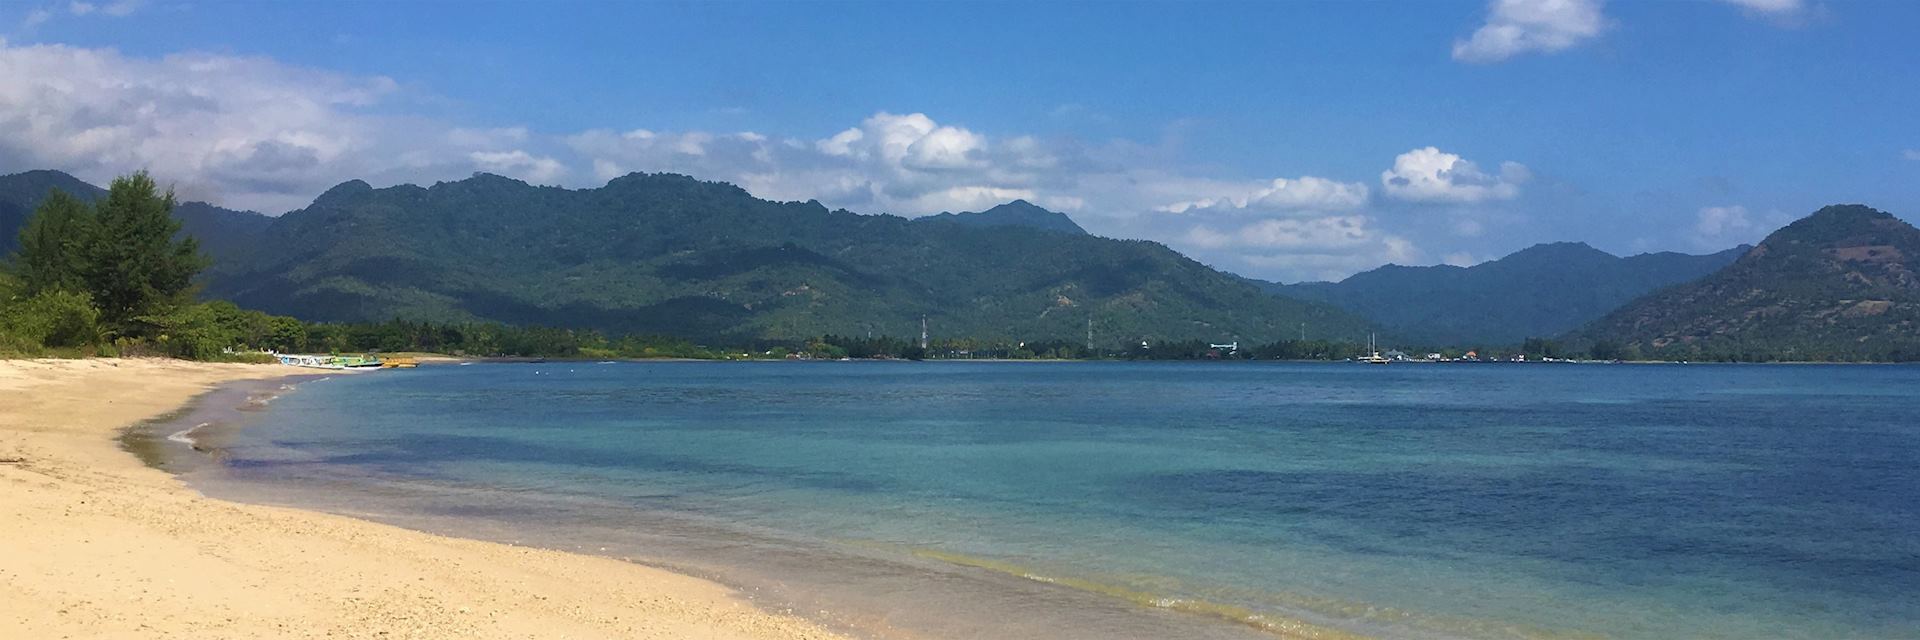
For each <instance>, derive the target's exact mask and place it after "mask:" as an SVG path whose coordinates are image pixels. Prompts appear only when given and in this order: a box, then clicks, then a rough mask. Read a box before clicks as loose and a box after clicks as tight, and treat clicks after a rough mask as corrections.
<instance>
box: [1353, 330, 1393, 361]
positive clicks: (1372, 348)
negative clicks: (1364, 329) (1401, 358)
mask: <svg viewBox="0 0 1920 640" xmlns="http://www.w3.org/2000/svg"><path fill="white" fill-rule="evenodd" d="M1367 351H1368V352H1371V353H1372V354H1373V355H1370V356H1367V357H1365V358H1361V359H1360V361H1361V362H1365V363H1367V364H1386V363H1389V362H1392V360H1388V359H1387V358H1386V357H1385V356H1382V355H1380V343H1379V336H1378V335H1376V334H1372V333H1369V334H1367Z"/></svg>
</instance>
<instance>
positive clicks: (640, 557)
mask: <svg viewBox="0 0 1920 640" xmlns="http://www.w3.org/2000/svg"><path fill="white" fill-rule="evenodd" d="M325 379H326V377H325V376H319V375H315V376H308V379H307V380H303V381H300V382H299V383H298V384H297V385H290V384H280V385H278V387H279V389H278V390H277V391H275V390H269V389H268V385H264V384H258V383H249V382H245V381H236V382H229V383H225V384H223V385H221V386H220V387H218V388H217V389H216V390H215V391H212V392H209V393H207V394H203V395H201V396H198V397H196V398H195V399H194V400H193V401H192V402H191V403H190V404H189V405H188V406H187V407H183V408H182V409H181V410H179V411H176V412H173V413H171V414H169V415H167V416H164V417H161V418H157V419H153V420H149V421H146V422H143V423H140V424H137V425H134V426H132V427H129V428H128V430H127V432H126V433H127V436H126V438H125V440H126V444H127V446H128V447H129V448H130V449H150V453H148V454H145V455H142V458H143V459H145V460H146V461H147V463H148V464H149V465H151V466H153V467H155V468H159V469H162V470H165V471H168V472H170V473H171V474H173V475H174V476H175V477H176V478H177V479H178V480H179V481H181V483H182V484H184V485H186V486H187V487H188V488H189V490H192V491H195V492H196V493H199V494H201V495H205V496H211V497H213V498H215V499H220V500H225V501H230V502H236V503H239V504H252V505H265V506H269V507H272V508H291V509H298V510H303V511H310V512H315V513H324V514H331V515H337V516H342V517H350V518H355V519H359V520H365V521H370V522H378V523H382V524H386V525H391V526H396V527H400V528H403V529H406V530H409V531H419V532H424V533H427V534H430V535H442V536H448V537H454V538H459V539H469V540H482V541H491V542H494V543H499V544H508V545H511V546H514V547H521V546H527V547H533V548H542V549H550V550H556V551H561V552H566V553H576V554H582V555H590V556H595V557H602V558H611V559H616V560H619V561H623V562H629V563H635V564H638V565H640V566H645V567H650V568H654V569H658V570H662V571H667V572H671V573H674V574H679V575H684V576H692V577H695V578H698V579H701V580H707V581H711V582H714V583H717V584H718V585H721V586H723V587H725V588H728V589H730V590H732V591H733V592H734V593H735V594H738V595H741V596H742V597H743V598H744V599H745V600H747V601H748V602H749V603H751V604H754V605H755V606H758V607H759V608H760V609H761V610H762V611H770V612H774V613H781V612H805V613H803V614H801V616H802V617H803V618H805V619H807V620H810V621H812V622H814V623H815V624H820V625H824V626H825V627H826V628H828V629H831V630H835V631H838V632H840V633H844V634H850V635H853V636H854V637H873V638H895V639H914V638H923V637H946V636H948V635H950V634H953V633H958V634H959V635H957V636H954V637H1059V638H1111V637H1195V638H1214V639H1215V640H1221V639H1223V638H1255V637H1268V638H1299V639H1306V638H1319V639H1338V640H1354V639H1358V638H1362V637H1365V636H1363V635H1359V634H1355V633H1353V632H1350V631H1343V630H1339V629H1337V628H1335V627H1332V626H1323V625H1319V624H1315V623H1311V622H1307V621H1306V620H1304V619H1300V618H1295V617H1293V616H1283V615H1280V614H1277V613H1275V614H1268V615H1265V616H1261V615H1253V614H1251V613H1250V612H1244V613H1243V614H1241V615H1235V614H1234V613H1233V611H1228V610H1226V609H1223V608H1221V607H1210V606H1207V605H1206V603H1203V602H1198V601H1188V600H1184V599H1175V598H1159V597H1150V598H1144V599H1143V598H1139V597H1127V596H1124V595H1123V596H1116V594H1115V593H1114V592H1113V591H1112V590H1110V589H1099V588H1087V586H1086V585H1085V584H1081V583H1078V582H1075V581H1071V580H1069V581H1064V582H1056V581H1052V580H1039V581H1036V580H1034V579H1032V578H1031V577H1030V576H1020V575H1011V574H1006V573H1004V572H1001V571H995V570H993V568H991V567H983V566H981V565H978V564H975V563H969V562H955V561H952V559H951V558H948V557H944V556H940V555H928V554H924V553H921V552H920V550H914V551H912V552H910V553H905V554H904V556H903V557H900V558H891V559H888V558H881V557H879V556H872V557H870V556H869V555H867V554H866V553H864V552H861V553H849V551H850V550H848V549H840V548H838V547H835V548H833V549H831V550H829V549H825V548H816V547H819V545H818V544H800V543H797V542H796V540H794V539H788V538H785V537H782V536H780V535H779V534H777V533H773V532H758V533H748V532H744V531H739V530H733V529H726V530H725V531H722V530H721V529H719V528H716V529H712V530H710V531H706V532H705V535H702V536H700V537H702V538H713V539H716V540H718V539H728V540H735V542H736V543H742V544H745V545H747V546H752V547H755V548H764V549H766V550H767V551H766V553H767V555H765V556H764V557H758V558H752V557H735V558H731V559H727V560H718V561H716V560H715V559H713V558H712V557H706V556H701V555H699V554H695V555H687V554H686V553H685V552H686V549H676V550H675V551H667V550H664V549H656V548H652V545H651V544H641V545H638V546H636V545H635V544H633V541H632V540H630V539H628V536H627V535H625V534H629V533H632V532H631V531H627V530H624V529H606V528H605V527H604V525H595V524H589V523H586V522H581V523H577V524H578V526H577V527H576V526H572V525H567V526H561V525H555V526H547V527H533V528H527V527H521V526H516V525H513V524H510V523H505V522H496V521H491V520H488V519H486V518H484V517H472V516H447V515H445V514H441V513H439V512H438V509H439V508H440V507H442V506H444V505H445V504H447V503H446V502H445V501H443V500H437V499H433V498H426V497H424V494H423V495H421V496H414V499H416V500H419V499H425V501H424V502H413V503H410V504H409V505H403V506H397V507H396V504H395V503H393V502H392V500H393V499H394V498H393V497H392V496H393V495H398V494H408V495H411V494H412V493H414V491H417V490H420V489H421V488H420V487H418V486H414V484H413V483H411V482H403V484H400V485H389V484H386V482H387V481H382V480H371V482H372V485H370V486H371V487H372V488H373V489H374V491H373V494H378V495H380V496H383V497H382V498H378V499H373V500H372V501H371V502H362V501H361V500H359V499H355V498H352V496H353V495H355V494H358V493H360V489H366V488H369V487H359V486H356V485H346V484H343V485H335V484H333V483H331V482H327V481H320V480H318V479H314V478H307V479H302V480H287V481H284V482H281V481H267V482H266V483H264V484H263V483H261V482H260V481H258V480H237V479H235V478H233V477H231V476H230V475H229V474H228V473H227V472H226V470H224V469H220V468H215V467H216V466H218V464H217V463H216V462H214V461H216V460H219V459H220V458H221V456H222V455H223V453H224V449H225V448H226V446H227V445H228V443H230V442H231V440H230V437H231V434H233V433H234V432H236V431H238V430H240V429H244V428H247V426H248V422H247V419H248V416H244V415H242V414H243V413H246V412H247V409H245V408H238V409H236V408H234V405H241V404H246V405H253V404H257V403H258V402H259V400H261V399H262V396H263V395H264V396H269V397H279V395H280V394H282V393H286V392H290V391H292V390H293V389H292V388H291V387H297V386H304V385H305V384H308V383H310V382H319V381H324V380H325ZM217 393H227V394H228V395H227V396H226V397H222V398H218V399H215V396H214V394H217ZM207 421H211V423H209V422H207ZM182 427H185V428H186V429H185V430H189V431H194V432H195V433H196V434H201V435H203V436H204V437H201V438H199V440H200V442H201V445H200V446H196V447H194V449H195V451H186V450H183V449H179V448H178V446H179V443H177V442H174V443H168V442H165V438H164V437H163V436H164V435H165V434H167V433H169V432H174V431H180V430H182ZM196 451H197V452H198V454H196ZM315 482H320V483H321V484H314V483H315ZM440 490H453V491H456V492H458V491H461V490H459V489H453V488H450V487H440ZM396 492H397V493H396ZM429 492H430V493H431V491H429ZM453 503H454V504H457V503H458V501H457V500H455V501H454V502H453ZM376 505H379V506H376ZM396 508H397V510H396ZM623 510H624V508H623ZM656 515H659V516H661V517H662V518H665V519H668V520H676V519H678V518H677V517H676V515H674V514H665V513H662V514H656ZM708 526H711V525H708ZM556 527H557V528H556ZM556 531H564V533H556ZM654 535H659V532H654ZM743 535H744V536H745V537H741V538H738V539H737V540H736V539H735V538H736V536H743ZM655 542H658V541H657V540H656V541H655ZM814 542H816V543H817V542H820V541H814ZM669 546H674V545H669ZM802 547H804V550H802ZM775 548H777V549H781V550H783V551H772V549H775ZM595 549H598V552H597V553H596V552H595ZM796 560H799V561H800V562H799V563H797V564H796V562H795V561H796ZM902 561H909V562H907V563H903V562H902ZM762 563H773V564H780V565H783V566H784V567H785V568H786V572H785V573H782V574H778V575H768V574H765V573H764V572H763V571H762V570H763V569H764V568H765V567H763V566H761V564H762ZM929 563H931V564H929ZM842 565H859V566H862V567H865V569H863V570H860V571H855V572H854V573H865V572H866V571H870V570H873V569H876V568H880V567H888V568H889V569H883V571H895V572H897V570H899V569H902V568H906V567H909V566H910V567H912V568H913V569H912V570H913V571H915V572H921V571H924V572H927V573H926V575H920V576H917V577H913V578H910V579H909V581H911V582H937V583H947V584H951V583H952V582H954V581H956V580H958V581H963V582H966V583H973V584H977V585H978V586H980V587H990V588H992V589H993V590H994V591H996V592H998V593H996V596H997V597H1000V598H1012V599H1014V600H1026V601H1034V602H1038V601H1046V602H1052V603H1056V604H1060V603H1063V602H1064V603H1071V604H1068V605H1067V606H1068V607H1069V608H1070V609H1069V610H1071V611H1072V612H1073V614H1074V615H1072V616H1071V618H1069V619H1058V618H1055V617H1054V616H1051V615H1041V616H1038V617H1036V618H1035V619H1033V620H1029V621H1027V622H1026V623H1025V625H1024V627H1025V628H1024V629H1023V632H1022V633H1020V634H1018V635H1012V636H1004V635H993V633H995V632H991V631H989V629H991V628H993V627H992V625H987V626H986V627H985V628H970V627H972V625H973V624H975V623H973V622H958V623H956V624H953V625H948V624H945V623H944V622H942V623H935V624H932V625H929V624H928V620H927V619H926V617H927V616H928V615H933V616H934V617H936V618H941V619H945V620H957V619H966V620H972V618H971V616H970V615H968V614H960V613H956V612H953V611H947V610H946V609H947V608H948V607H947V606H921V605H917V604H916V605H911V606H908V607H907V609H912V610H917V611H912V612H909V611H907V610H906V609H901V608H899V607H900V606H901V605H904V604H907V603H899V602H894V603H874V602H860V603H858V604H857V605H856V604H851V603H849V602H848V601H847V600H845V599H844V596H846V595H847V590H845V589H841V587H843V586H848V587H850V585H853V584H857V583H858V582H860V580H857V579H856V580H855V581H853V582H847V583H844V584H843V583H842V581H841V579H843V578H848V577H850V576H849V575H846V574H845V572H838V571H835V570H832V569H831V567H836V566H842ZM799 566H804V567H809V568H806V569H803V573H802V574H794V573H792V570H793V569H794V568H795V567H799ZM815 568H818V569H819V570H816V569H815ZM829 585H832V586H829ZM850 588H852V589H855V590H857V587H850ZM816 589H818V590H820V592H815V590H816ZM829 592H830V593H831V595H828V594H829ZM948 595H949V596H951V595H954V594H951V593H949V594H948ZM1136 595H1137V594H1136ZM949 604H951V602H949ZM1002 604H1006V603H1004V602H1003V603H1002ZM1223 612H1224V613H1223ZM975 613H978V612H975ZM1021 617H1025V616H1021ZM1139 624H1145V625H1146V626H1145V627H1144V628H1141V627H1134V628H1132V629H1131V630H1130V631H1121V630H1123V629H1129V625H1139ZM930 627H931V628H930ZM1047 628H1053V629H1054V630H1053V631H1051V632H1046V633H1045V634H1044V635H1030V634H1035V633H1038V632H1039V630H1041V629H1047ZM962 629H969V630H965V631H962ZM1000 631H1005V629H1001V630H1000ZM979 632H988V633H989V635H978V633H979ZM1116 632H1117V633H1121V634H1122V635H1120V636H1115V635H1111V634H1113V633H1116ZM1057 634H1065V635H1057Z"/></svg>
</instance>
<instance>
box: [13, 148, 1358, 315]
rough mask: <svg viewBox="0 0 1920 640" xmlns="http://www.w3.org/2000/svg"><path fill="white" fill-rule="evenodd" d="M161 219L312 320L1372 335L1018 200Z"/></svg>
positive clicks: (728, 190) (378, 196)
mask: <svg viewBox="0 0 1920 640" xmlns="http://www.w3.org/2000/svg"><path fill="white" fill-rule="evenodd" d="M60 176H64V174H56V173H54V172H30V173H28V174H16V175H14V176H7V177H5V178H0V184H4V185H6V186H5V187H3V188H0V189H3V190H0V194H12V195H11V196H9V197H10V198H12V199H13V202H14V203H15V204H13V205H11V206H12V209H9V210H10V211H22V212H24V211H30V210H31V206H32V203H33V202H34V201H37V197H44V192H45V190H46V189H47V188H51V187H58V188H62V189H67V190H70V191H74V192H76V193H79V194H81V195H82V197H92V196H94V195H97V194H98V193H99V190H98V189H97V188H95V187H92V186H90V185H85V183H81V182H79V181H78V180H74V179H72V178H71V177H65V178H64V179H63V178H61V177H60ZM20 193H27V194H30V195H31V194H34V193H38V194H40V195H39V196H35V197H34V198H33V199H32V200H29V199H27V198H21V197H20V196H19V194H20ZM176 213H177V214H178V215H179V216H180V217H181V219H182V220H183V226H185V227H186V230H185V231H186V232H188V233H192V234H193V235H195V236H196V237H200V238H202V242H203V246H204V247H205V248H206V250H207V252H208V253H209V254H210V255H212V257H213V258H214V259H215V264H214V266H213V267H212V268H211V269H209V270H208V272H207V273H206V274H204V283H205V293H206V295H208V296H209V297H217V298H223V299H228V300H232V301H234V302H236V303H238V304H240V305H242V306H245V307H249V308H255V309H260V310H263V311H268V312H271V313H280V314H287V315H293V316H296V317H300V318H303V319H307V320H315V321H362V320H384V319H388V318H393V317H402V318H409V319H425V320H439V321H469V320H481V321H499V322H507V323H515V324H542V325H550V326H566V327H584V328H596V329H603V330H609V331H616V332H625V333H633V332H648V333H652V332H658V333H671V334H676V335H683V336H689V337H696V338H702V339H714V340H722V341H730V342H740V341H756V340H794V339H799V338H804V337H808V336H816V335H821V334H826V333H840V334H864V333H866V332H872V333H873V334H875V335H880V334H890V335H895V336H901V335H915V334H917V333H918V332H919V331H920V321H921V318H922V317H925V318H926V319H927V321H928V323H929V324H930V326H931V328H932V330H933V332H934V333H935V334H936V335H946V336H965V337H973V338H985V339H1010V340H1036V339H1069V340H1073V341H1075V342H1079V341H1081V340H1085V339H1086V337H1087V334H1088V332H1089V331H1090V330H1091V332H1092V333H1093V334H1094V338H1095V340H1096V341H1097V342H1102V343H1104V345H1105V346H1107V347H1108V348H1115V347H1119V346H1121V345H1124V344H1132V343H1134V342H1136V341H1140V340H1171V339H1202V340H1218V341H1228V340H1236V339H1237V340H1245V341H1250V342H1258V341H1267V340H1273V339H1278V338H1280V337H1284V336H1293V335H1295V334H1296V332H1297V331H1298V327H1299V326H1300V325H1301V324H1302V323H1305V324H1308V325H1309V326H1312V327H1314V328H1315V330H1316V331H1319V332H1323V333H1322V334H1321V335H1322V336H1324V335H1325V334H1326V333H1333V332H1338V336H1337V337H1338V338H1340V339H1353V338H1354V337H1355V336H1359V335H1364V333H1365V332H1366V330H1367V329H1368V327H1369V325H1368V323H1367V322H1366V321H1365V320H1363V319H1361V318H1359V317H1358V316H1355V315H1353V314H1350V313H1347V312H1344V311H1341V310H1338V309H1335V308H1333V307H1330V306H1328V305H1324V304H1320V303H1311V302H1302V301H1298V300H1293V299H1288V298H1278V297H1274V296H1269V295H1266V294H1264V293H1263V292H1261V291H1260V290H1259V289H1258V288H1257V287H1255V286H1253V285H1251V284H1248V283H1247V282H1245V281H1243V280H1241V279H1239V278H1238V277H1236V276H1231V275H1228V274H1225V273H1221V272H1219V271H1215V270H1213V269H1211V268H1208V267H1206V266H1205V265H1202V264H1200V263H1198V262H1194V261H1193V260H1190V259H1188V258H1186V257H1185V256H1182V255H1180V254H1179V253H1177V252H1175V251H1173V250H1171V249H1168V248H1167V247H1165V246H1163V245H1160V244H1157V243H1153V242H1145V241H1133V240H1114V239H1108V238H1100V237H1095V236H1092V235H1088V234H1087V233H1086V232H1085V231H1084V230H1082V229H1081V228H1080V227H1079V226H1078V225H1076V224H1074V223H1073V222H1072V220H1071V219H1068V218H1067V217H1066V216H1064V215H1062V214H1059V213H1055V212H1051V211H1047V210H1045V209H1042V208H1040V207H1038V206H1035V205H1032V204H1030V203H1026V202H1020V201H1016V202H1013V203H1009V204H1005V205H1001V206H999V207H995V208H993V209H989V210H986V211H980V212H965V213H953V214H943V215H937V216H929V217H925V218H920V219H916V220H909V219H906V218H901V217H897V216H890V215H861V214H856V213H852V212H848V211H844V210H838V211H835V210H829V209H827V208H826V207H824V206H821V205H820V204H819V203H818V202H771V201H766V200H761V199H758V198H754V197H752V196H751V195H749V194H748V193H747V192H746V191H744V190H741V189H740V188H738V187H735V186H733V185H728V184H723V183H715V182H703V181H699V180H695V179H693V178H689V177H686V176H680V175H670V174H652V175H649V174H633V175H628V176H625V177H622V178H617V179H615V180H613V181H611V182H609V183H608V184H607V185H606V186H604V187H600V188H597V189H579V190H571V189H561V188H556V187H537V186H533V185H529V184H527V183H524V182H521V181H518V180H513V179H510V178H505V177H501V176H497V175H490V174H476V175H474V176H473V177H471V178H468V179H465V180H459V181H453V182H442V183H437V184H434V185H432V186H430V187H419V186H414V185H400V186H395V187H389V188H384V189H375V188H373V187H372V186H370V185H368V184H366V183H365V182H361V181H351V182H347V183H343V184H341V185H339V186H336V187H334V188H332V189H330V190H328V191H327V192H326V193H323V194H321V195H320V197H318V198H317V199H315V200H314V201H313V203H312V204H311V205H309V206H307V207H306V208H303V209H300V210H297V211H293V212H289V213H287V214H285V215H282V216H279V217H277V218H269V217H266V216H259V215H257V214H251V213H245V212H233V211H228V210H223V209H218V208H214V207H210V206H206V205H201V204H197V203H195V204H189V205H182V206H181V207H179V209H177V210H176ZM23 219H24V215H14V216H13V217H12V218H10V219H8V220H7V221H5V223H6V224H7V225H9V226H0V235H5V236H6V237H8V238H11V237H12V236H13V234H14V233H15V230H16V229H17V227H18V226H19V222H18V221H19V220H23Z"/></svg>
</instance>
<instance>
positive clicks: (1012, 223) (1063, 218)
mask: <svg viewBox="0 0 1920 640" xmlns="http://www.w3.org/2000/svg"><path fill="white" fill-rule="evenodd" d="M914 223H916V224H923V225H938V224H955V225H962V226H969V227H1026V228H1030V229H1044V230H1047V231H1058V232H1061V233H1071V234H1074V235H1081V236H1084V235H1087V230H1086V229H1082V228H1080V225H1079V224H1077V223H1075V222H1074V221H1073V218H1069V217H1067V214H1064V213H1060V212H1057V211H1048V210H1046V209H1042V208H1040V206H1039V205H1035V204H1033V203H1031V202H1027V201H1025V200H1015V201H1013V202H1009V203H1006V204H1003V205H1000V206H997V207H994V208H992V209H988V210H986V211H977V212H976V211H967V212H962V213H939V214H935V215H931V216H927V217H924V218H917V219H915V220H914Z"/></svg>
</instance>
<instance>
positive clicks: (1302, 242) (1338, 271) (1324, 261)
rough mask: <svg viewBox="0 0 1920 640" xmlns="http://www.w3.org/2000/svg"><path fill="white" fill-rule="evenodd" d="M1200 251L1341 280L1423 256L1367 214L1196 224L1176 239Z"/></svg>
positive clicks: (1296, 276)
mask: <svg viewBox="0 0 1920 640" xmlns="http://www.w3.org/2000/svg"><path fill="white" fill-rule="evenodd" d="M1173 244H1174V246H1175V247H1176V248H1183V249H1186V250H1189V251H1195V252H1196V253H1199V254H1201V255H1203V256H1204V255H1215V256H1226V257H1227V259H1228V261H1229V263H1228V264H1224V265H1219V266H1223V267H1226V268H1229V269H1235V270H1240V271H1248V270H1249V269H1248V268H1249V267H1251V268H1252V270H1254V271H1256V272H1258V271H1267V272H1273V273H1278V274H1282V275H1281V277H1282V278H1283V279H1286V280H1337V279H1340V278H1344V277H1346V276H1349V275H1352V274H1353V273H1355V272H1357V271H1361V270H1364V269H1371V268H1373V267H1377V266H1380V265H1381V264H1384V263H1389V262H1392V263H1402V264H1407V263H1415V262H1420V261H1423V260H1425V254H1424V253H1423V252H1422V251H1420V250H1419V249H1418V248H1416V247H1415V246H1414V245H1413V243H1412V242H1411V241H1408V240H1407V239H1406V238H1403V237H1400V236H1398V235H1395V234H1392V233H1388V232H1385V231H1383V230H1381V229H1380V228H1378V226H1377V224H1376V221H1375V220H1374V219H1373V218H1372V217H1371V216H1366V215H1359V214H1353V215H1333V216H1323V217H1318V218H1305V219H1302V218H1270V219H1264V220H1257V221H1254V222H1248V223H1242V224H1232V223H1231V221H1225V220H1222V221H1218V222H1214V223H1203V224H1198V225H1194V226H1192V227H1190V228H1188V229H1187V230H1186V232H1185V233H1183V234H1181V235H1180V236H1178V237H1176V238H1175V239H1174V242H1173Z"/></svg>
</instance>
